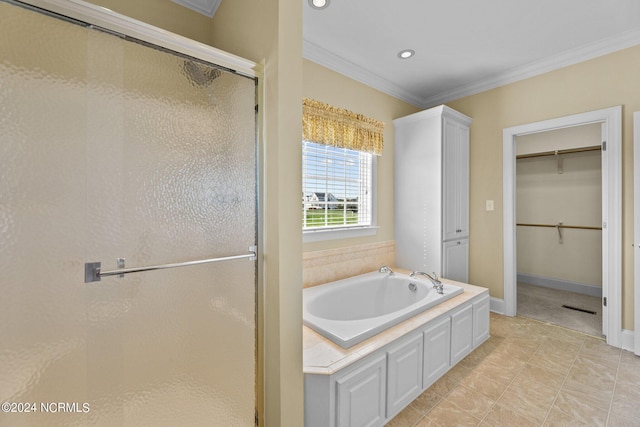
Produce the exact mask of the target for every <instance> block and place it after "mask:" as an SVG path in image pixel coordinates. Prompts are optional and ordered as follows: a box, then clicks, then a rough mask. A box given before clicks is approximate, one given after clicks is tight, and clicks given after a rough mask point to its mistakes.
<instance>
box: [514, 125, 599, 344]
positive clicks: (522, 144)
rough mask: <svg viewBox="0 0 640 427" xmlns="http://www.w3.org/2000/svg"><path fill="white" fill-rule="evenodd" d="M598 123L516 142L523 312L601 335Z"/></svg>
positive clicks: (520, 304)
mask: <svg viewBox="0 0 640 427" xmlns="http://www.w3.org/2000/svg"><path fill="white" fill-rule="evenodd" d="M601 126H602V125H601V124H600V123H594V124H589V125H582V126H575V127H569V128H564V129H558V130H554V131H548V132H540V133H534V134H529V135H520V136H518V137H517V138H516V239H517V272H518V275H517V278H518V290H517V299H518V301H517V302H518V304H517V312H518V314H519V315H522V316H526V317H531V318H534V319H537V320H541V321H545V322H548V323H553V324H557V325H561V326H564V327H567V328H570V329H574V330H578V331H581V332H585V333H588V334H590V335H595V336H601V335H602V302H601V301H602V259H603V258H602V151H601V150H602V137H601V135H602V130H601Z"/></svg>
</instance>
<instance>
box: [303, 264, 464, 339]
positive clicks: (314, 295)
mask: <svg viewBox="0 0 640 427" xmlns="http://www.w3.org/2000/svg"><path fill="white" fill-rule="evenodd" d="M412 283H413V284H415V285H416V286H415V290H411V289H410V287H413V286H411V285H410V284H412ZM462 292H463V290H462V288H461V287H459V286H454V285H450V284H444V295H440V294H438V293H437V292H436V290H435V289H433V288H432V284H431V282H430V281H428V280H426V279H423V278H418V277H409V276H408V275H406V274H400V273H395V275H393V276H390V275H389V274H383V273H379V272H377V271H376V272H373V273H367V274H362V275H360V276H355V277H350V278H348V279H343V280H338V281H336V282H331V283H326V284H324V285H319V286H314V287H311V288H307V289H304V290H303V307H302V314H303V316H302V318H303V322H304V324H305V325H306V326H308V327H310V328H311V329H313V330H314V331H316V332H318V333H319V334H321V335H323V336H325V337H326V338H328V339H330V340H331V341H333V342H335V343H336V344H338V345H340V346H341V347H344V348H348V347H351V346H353V345H355V344H357V343H359V342H362V341H364V340H366V339H367V338H370V337H372V336H373V335H375V334H377V333H379V332H381V331H383V330H385V329H387V328H390V327H391V326H393V325H396V324H398V323H400V322H402V321H404V320H406V319H408V318H410V317H412V316H415V315H416V314H418V313H420V312H423V311H425V310H428V309H429V308H431V307H433V306H435V305H437V304H440V303H441V302H444V301H446V300H448V299H450V298H452V297H454V296H456V295H459V294H461V293H462Z"/></svg>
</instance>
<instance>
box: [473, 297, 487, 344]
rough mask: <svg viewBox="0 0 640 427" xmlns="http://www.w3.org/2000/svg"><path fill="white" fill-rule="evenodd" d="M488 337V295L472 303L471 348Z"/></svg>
mask: <svg viewBox="0 0 640 427" xmlns="http://www.w3.org/2000/svg"><path fill="white" fill-rule="evenodd" d="M487 338H489V296H488V295H487V296H486V297H484V298H482V299H481V300H480V301H477V302H474V303H473V348H476V347H477V346H479V345H480V344H482V343H483V342H484V341H485V340H486V339H487Z"/></svg>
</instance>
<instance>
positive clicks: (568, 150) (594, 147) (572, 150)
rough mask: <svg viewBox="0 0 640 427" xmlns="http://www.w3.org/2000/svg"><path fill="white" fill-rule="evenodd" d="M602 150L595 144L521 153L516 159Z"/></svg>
mask: <svg viewBox="0 0 640 427" xmlns="http://www.w3.org/2000/svg"><path fill="white" fill-rule="evenodd" d="M601 150H602V147H601V146H600V145H593V146H591V147H580V148H568V149H566V150H556V151H544V152H541V153H531V154H520V155H518V156H516V159H529V158H531V157H544V156H555V155H558V154H571V153H583V152H586V151H601ZM554 227H555V226H554Z"/></svg>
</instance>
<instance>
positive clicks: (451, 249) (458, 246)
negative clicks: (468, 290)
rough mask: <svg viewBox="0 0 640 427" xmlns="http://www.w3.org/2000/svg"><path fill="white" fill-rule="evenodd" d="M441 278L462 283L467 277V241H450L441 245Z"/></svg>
mask: <svg viewBox="0 0 640 427" xmlns="http://www.w3.org/2000/svg"><path fill="white" fill-rule="evenodd" d="M442 265H443V269H442V276H443V277H446V278H447V279H451V280H455V281H458V282H464V281H466V280H467V278H468V277H469V239H468V238H467V239H460V240H451V241H448V242H444V243H443V244H442Z"/></svg>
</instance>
